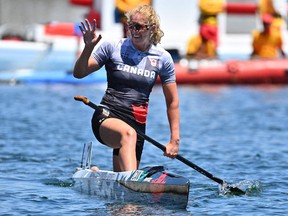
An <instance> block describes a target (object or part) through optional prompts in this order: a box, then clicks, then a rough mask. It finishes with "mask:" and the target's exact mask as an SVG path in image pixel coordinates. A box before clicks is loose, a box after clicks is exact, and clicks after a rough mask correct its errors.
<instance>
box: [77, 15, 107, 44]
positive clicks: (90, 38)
mask: <svg viewBox="0 0 288 216" xmlns="http://www.w3.org/2000/svg"><path fill="white" fill-rule="evenodd" d="M81 25H82V26H79V28H80V30H81V32H82V35H83V40H84V43H85V45H92V46H93V47H94V46H96V44H97V43H98V42H99V41H100V40H101V38H102V36H101V35H99V36H97V34H96V20H95V19H94V20H93V28H92V27H91V24H90V22H89V21H88V19H85V23H84V22H81Z"/></svg>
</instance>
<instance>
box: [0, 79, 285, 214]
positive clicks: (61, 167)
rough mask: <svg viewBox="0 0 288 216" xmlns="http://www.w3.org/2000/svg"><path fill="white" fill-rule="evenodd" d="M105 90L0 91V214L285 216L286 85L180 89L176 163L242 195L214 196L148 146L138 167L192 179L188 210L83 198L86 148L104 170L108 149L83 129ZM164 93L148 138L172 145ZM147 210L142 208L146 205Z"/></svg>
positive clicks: (208, 183)
mask: <svg viewBox="0 0 288 216" xmlns="http://www.w3.org/2000/svg"><path fill="white" fill-rule="evenodd" d="M104 89H105V85H45V84H43V85H16V86H9V85H0V92H1V94H0V101H1V103H0V108H1V109H0V119H1V124H0V164H1V166H0V173H1V175H0V188H1V190H0V203H1V208H0V214H1V215H239V216H243V215H286V213H287V210H288V207H287V204H288V196H287V195H288V194H287V193H288V192H287V191H288V185H287V181H288V174H287V160H288V156H287V155H288V150H287V140H288V132H287V131H288V123H287V122H288V121H287V116H288V100H287V94H288V88H287V87H286V86H261V87H252V86H234V87H230V86H217V87H215V86H214V87H213V86H198V87H192V86H180V87H179V95H180V100H181V104H180V110H181V149H180V153H181V155H182V156H184V157H186V158H187V159H189V160H191V161H192V162H193V163H195V164H197V165H198V166H200V167H202V168H204V169H206V170H207V171H209V172H211V173H212V174H214V175H216V176H217V177H219V178H222V179H224V180H225V181H228V182H231V183H235V184H237V186H241V187H245V188H247V191H248V192H247V194H246V195H243V196H233V195H224V194H222V193H219V188H218V184H217V183H216V182H214V181H212V180H210V179H208V178H207V177H205V176H203V175H202V174H200V173H198V172H196V171H195V170H193V169H192V168H190V167H188V166H186V165H184V164H182V163H181V162H179V161H177V160H171V159H168V158H166V157H163V156H162V152H161V151H160V150H159V149H157V148H156V147H154V146H153V145H152V144H150V143H146V144H145V149H144V155H143V161H142V164H141V166H147V165H164V166H166V167H167V168H168V169H169V170H171V171H173V172H176V173H178V174H180V175H183V176H186V177H188V178H189V179H190V180H191V190H190V195H189V202H188V206H187V209H186V210H177V209H175V210H171V209H167V208H164V207H161V206H145V205H132V204H129V203H126V204H124V203H122V204H121V203H111V202H109V201H107V200H103V199H99V198H97V197H90V196H88V195H85V194H80V193H79V192H77V191H75V190H74V189H73V184H72V183H73V181H72V179H71V176H72V175H73V172H74V170H75V168H76V167H77V166H79V163H80V159H81V153H82V146H83V143H84V142H89V141H93V143H94V146H93V158H92V163H93V162H94V164H95V163H96V164H97V165H98V166H99V167H100V168H101V169H111V150H110V149H108V148H106V147H104V146H102V145H100V144H99V143H98V142H97V141H96V140H95V138H94V137H93V135H92V131H91V128H90V118H91V115H92V112H93V111H92V110H91V108H89V107H87V106H85V105H84V104H82V103H79V102H76V101H74V100H73V96H74V95H85V96H87V97H89V98H90V99H91V100H92V101H94V102H95V103H98V102H99V100H100V99H101V97H102V94H103V91H104ZM164 119H166V114H165V106H164V98H163V96H162V90H161V88H159V87H156V88H155V89H154V91H153V93H152V96H151V106H150V115H149V119H148V128H147V135H149V136H150V137H152V138H154V139H155V140H157V141H159V142H161V143H163V144H164V143H165V142H166V141H168V139H169V132H168V123H167V121H166V120H164ZM143 202H145V201H143Z"/></svg>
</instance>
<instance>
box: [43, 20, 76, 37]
mask: <svg viewBox="0 0 288 216" xmlns="http://www.w3.org/2000/svg"><path fill="white" fill-rule="evenodd" d="M44 33H45V35H55V36H56V35H59V36H75V35H76V31H75V24H74V23H49V24H46V25H45V27H44Z"/></svg>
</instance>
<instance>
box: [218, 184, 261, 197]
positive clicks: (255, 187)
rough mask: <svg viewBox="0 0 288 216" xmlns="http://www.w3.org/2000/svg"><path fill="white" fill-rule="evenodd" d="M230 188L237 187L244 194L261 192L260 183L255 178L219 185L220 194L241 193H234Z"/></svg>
mask: <svg viewBox="0 0 288 216" xmlns="http://www.w3.org/2000/svg"><path fill="white" fill-rule="evenodd" d="M231 188H238V189H240V190H241V191H244V192H245V195H250V196H251V195H257V194H259V193H261V192H262V190H263V189H262V185H261V183H260V182H259V181H257V180H243V181H240V182H238V183H234V184H227V183H225V184H223V185H220V186H219V194H220V195H243V194H241V193H237V192H236V193H235V192H233V190H231Z"/></svg>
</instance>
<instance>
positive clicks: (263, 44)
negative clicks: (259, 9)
mask: <svg viewBox="0 0 288 216" xmlns="http://www.w3.org/2000/svg"><path fill="white" fill-rule="evenodd" d="M261 19H262V23H263V30H262V31H258V30H255V31H253V33H252V48H253V51H252V53H251V58H267V59H269V58H270V59H273V58H278V57H279V55H281V56H282V57H283V58H285V57H286V55H285V52H284V50H283V48H282V46H283V42H282V36H281V32H280V31H277V30H276V31H275V30H274V28H271V24H272V22H273V16H272V15H270V14H263V15H262V17H261Z"/></svg>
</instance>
